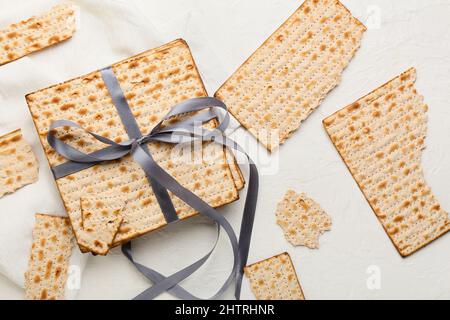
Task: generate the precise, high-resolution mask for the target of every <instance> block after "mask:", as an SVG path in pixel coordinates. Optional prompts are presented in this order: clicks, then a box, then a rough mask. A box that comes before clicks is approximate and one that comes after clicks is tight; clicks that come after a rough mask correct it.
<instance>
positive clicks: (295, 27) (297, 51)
mask: <svg viewBox="0 0 450 320" xmlns="http://www.w3.org/2000/svg"><path fill="white" fill-rule="evenodd" d="M365 30H366V28H365V26H364V25H363V24H362V23H361V22H359V21H358V20H357V19H355V18H354V17H353V16H352V15H351V13H350V12H349V11H348V10H347V9H346V8H345V7H344V6H343V5H342V4H341V3H340V2H339V1H337V0H306V1H305V2H304V3H303V5H302V6H301V7H300V8H299V9H298V10H297V11H296V12H295V13H294V14H293V15H292V16H291V17H290V18H289V19H288V20H287V21H286V22H285V23H284V24H283V25H282V26H281V27H280V28H279V29H278V30H277V31H276V32H275V33H274V34H272V36H271V37H270V38H269V39H268V40H267V41H266V42H264V44H263V45H262V46H261V47H260V48H259V49H258V50H256V52H255V53H254V54H253V55H252V56H251V57H250V58H249V59H248V60H247V61H246V62H245V63H244V64H243V65H242V66H241V67H240V68H239V69H238V70H237V71H236V72H235V73H234V74H233V75H232V76H231V78H229V79H228V80H227V81H226V82H225V84H224V85H223V86H222V87H221V88H220V89H219V90H218V91H217V93H216V95H215V96H216V97H217V98H219V99H221V100H222V101H224V102H225V104H226V105H227V106H228V108H229V110H230V112H231V113H232V114H233V115H234V116H235V117H236V119H237V120H239V122H240V123H241V124H242V125H243V126H244V127H245V128H246V129H247V130H249V131H250V133H252V134H253V135H254V136H255V137H256V138H257V139H258V140H259V141H260V142H261V143H262V144H263V145H264V146H265V147H266V148H267V149H268V150H269V151H274V150H275V149H276V148H278V146H279V145H281V144H283V143H284V142H285V141H286V139H287V138H289V137H290V136H291V135H292V133H293V132H294V131H296V130H297V129H298V128H299V127H300V124H301V122H302V121H304V120H305V119H306V118H307V117H308V116H309V115H310V114H311V113H312V112H313V111H314V110H315V109H316V108H317V107H318V106H319V105H320V103H321V102H322V100H323V99H324V98H325V97H326V95H327V94H328V92H329V91H330V90H332V89H333V88H334V87H335V86H337V85H338V84H339V82H340V80H341V74H342V72H343V70H344V69H345V67H346V66H347V65H348V63H349V62H350V60H351V59H352V57H353V56H354V55H355V53H356V51H357V50H358V48H359V46H360V42H361V38H362V36H363V33H364V32H365Z"/></svg>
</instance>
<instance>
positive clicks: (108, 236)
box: [78, 197, 125, 255]
mask: <svg viewBox="0 0 450 320" xmlns="http://www.w3.org/2000/svg"><path fill="white" fill-rule="evenodd" d="M80 201H81V218H82V223H83V229H82V230H81V231H80V232H79V236H78V242H79V244H80V245H81V246H83V247H84V248H86V249H88V250H89V251H90V252H92V253H93V254H96V255H106V254H107V253H108V252H109V249H110V248H111V245H112V243H113V241H114V237H115V236H116V234H117V232H118V231H119V227H120V224H121V223H122V220H123V218H122V209H123V208H124V207H125V203H124V202H121V201H118V199H117V198H115V197H102V198H99V197H89V198H82V199H81V200H80Z"/></svg>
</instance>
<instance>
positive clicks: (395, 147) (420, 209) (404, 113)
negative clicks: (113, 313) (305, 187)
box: [323, 68, 450, 257]
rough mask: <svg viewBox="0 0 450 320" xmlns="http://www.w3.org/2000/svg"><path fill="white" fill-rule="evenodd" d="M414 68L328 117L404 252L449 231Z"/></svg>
mask: <svg viewBox="0 0 450 320" xmlns="http://www.w3.org/2000/svg"><path fill="white" fill-rule="evenodd" d="M415 81H416V70H415V69H414V68H413V69H410V70H408V71H406V72H405V73H403V74H401V75H400V76H398V77H397V78H395V79H393V80H392V81H390V82H388V83H387V84H385V85H383V86H382V87H381V88H379V89H377V90H375V91H374V92H372V93H370V94H369V95H367V96H365V97H364V98H362V99H360V100H358V101H357V102H355V103H353V104H351V105H350V106H348V107H346V108H344V109H342V110H341V111H338V112H336V113H335V114H333V115H332V116H330V117H328V118H327V119H325V120H324V122H323V123H324V126H325V129H326V131H327V132H328V134H329V136H330V138H331V140H332V142H333V143H334V145H335V146H336V148H337V150H338V151H339V154H340V155H341V157H342V159H343V160H344V161H345V163H346V164H347V167H348V168H349V169H350V172H351V174H352V175H353V177H354V178H355V180H356V182H357V183H358V185H359V187H360V188H361V190H362V192H363V193H364V195H365V197H366V199H367V200H368V202H369V204H370V205H371V207H372V209H373V210H374V212H375V214H376V215H377V217H378V219H379V220H380V222H381V223H382V225H383V227H384V229H385V230H386V232H387V234H388V235H389V237H390V238H391V240H392V242H393V243H394V245H395V247H396V248H397V250H398V251H399V253H400V254H401V255H402V256H404V257H405V256H409V255H411V254H413V253H414V252H416V251H417V250H419V249H420V248H422V247H424V246H425V245H427V244H429V243H430V242H432V241H433V240H435V239H437V238H439V237H440V236H442V235H443V234H445V233H446V232H448V231H449V230H450V221H449V219H448V214H447V212H445V211H444V210H443V209H442V208H441V206H440V205H439V203H438V201H437V200H436V198H435V197H434V195H433V194H432V192H431V189H430V188H429V186H428V185H427V183H426V181H425V177H424V174H423V170H422V166H421V156H422V150H423V149H424V147H425V137H426V133H427V110H428V106H427V105H426V104H425V103H424V99H423V97H422V96H421V95H419V94H418V93H417V91H416V89H415V88H414V84H415Z"/></svg>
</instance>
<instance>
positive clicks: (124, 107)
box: [47, 68, 259, 300]
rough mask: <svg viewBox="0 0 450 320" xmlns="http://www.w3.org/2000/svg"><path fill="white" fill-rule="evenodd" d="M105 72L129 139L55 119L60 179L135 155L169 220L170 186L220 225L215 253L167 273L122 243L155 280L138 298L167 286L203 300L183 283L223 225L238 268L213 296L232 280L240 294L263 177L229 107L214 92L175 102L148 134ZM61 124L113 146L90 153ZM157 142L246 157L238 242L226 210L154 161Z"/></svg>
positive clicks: (171, 210)
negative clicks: (216, 147)
mask: <svg viewBox="0 0 450 320" xmlns="http://www.w3.org/2000/svg"><path fill="white" fill-rule="evenodd" d="M102 77H103V79H104V82H105V84H106V87H107V88H108V90H109V93H110V95H111V98H112V100H113V103H114V105H115V107H116V109H117V112H118V114H119V116H120V118H121V120H122V123H123V125H124V127H125V129H126V131H127V133H128V135H129V138H130V140H128V141H125V142H121V143H116V142H114V141H112V140H110V139H108V138H105V137H102V136H100V135H98V134H95V133H93V132H89V131H87V130H85V129H83V128H82V127H81V126H79V125H78V124H76V123H74V122H72V121H68V120H59V121H56V122H54V123H52V125H51V126H50V130H49V134H48V136H47V140H48V143H49V144H50V146H51V147H52V148H53V149H54V150H55V151H56V152H57V153H58V154H60V155H62V156H63V157H65V158H66V159H68V160H69V161H68V162H66V163H64V164H62V165H59V166H57V167H54V168H52V170H53V173H54V176H55V179H59V178H62V177H65V176H67V175H70V174H73V173H75V172H79V171H82V170H85V169H86V168H89V167H92V166H95V165H97V164H99V163H103V162H108V161H114V160H118V159H121V158H123V157H125V156H127V155H132V157H133V159H134V160H135V161H136V162H138V163H139V164H140V166H141V167H142V169H143V170H144V172H145V174H146V176H147V178H148V180H149V183H150V185H151V187H152V189H153V191H154V193H155V195H156V197H157V199H158V203H159V205H160V207H161V210H162V212H163V214H164V216H165V218H166V220H167V223H172V222H176V221H178V216H177V215H176V212H175V208H174V206H173V203H172V201H171V199H170V197H169V194H168V190H169V191H171V192H172V193H173V194H174V195H175V196H177V197H178V198H180V199H181V200H183V201H184V202H185V203H186V204H188V205H189V206H191V207H192V208H193V209H195V210H196V211H198V212H199V213H200V214H202V215H204V216H207V217H209V218H210V219H212V220H213V221H214V222H215V223H216V224H217V230H218V233H217V239H216V242H215V244H214V246H213V248H212V249H211V251H210V252H208V253H207V254H206V255H205V256H204V257H203V258H201V259H200V260H198V261H196V262H194V263H193V264H191V265H189V266H187V267H186V268H184V269H182V270H180V271H178V272H177V273H175V274H173V275H171V276H168V277H166V276H164V275H162V274H160V273H159V272H157V271H155V270H153V269H151V268H148V267H146V266H144V265H142V264H140V263H138V262H136V261H135V260H134V258H133V254H132V245H131V242H129V243H127V244H125V245H123V246H122V252H123V253H124V255H125V256H126V257H127V258H128V259H129V260H130V261H131V262H132V263H133V264H134V265H135V267H136V268H137V269H138V270H139V271H140V272H141V273H142V274H143V275H144V276H145V277H147V278H148V279H149V280H150V281H152V282H153V286H152V287H150V288H149V289H147V290H145V291H144V292H142V293H141V294H140V295H138V296H137V297H136V298H135V299H138V300H141V299H145V300H147V299H153V298H155V297H157V296H159V295H160V294H161V293H163V292H165V291H168V292H170V293H171V294H173V295H175V296H177V297H178V298H181V299H200V298H198V297H196V296H194V295H192V294H191V293H189V292H188V291H187V290H185V289H184V288H182V287H181V286H180V285H179V283H180V282H182V281H183V280H184V279H186V278H187V277H189V276H190V275H191V274H193V273H194V272H195V271H197V270H198V269H199V268H200V267H201V266H202V265H203V264H204V263H205V262H206V261H207V259H208V258H209V257H210V255H211V254H212V252H213V251H214V249H215V247H216V245H217V241H218V239H219V235H220V228H222V229H224V231H225V232H226V234H227V236H228V238H229V240H230V243H231V247H232V250H233V268H232V271H231V273H230V275H229V276H228V277H227V279H226V281H225V283H224V284H223V285H222V286H221V288H220V289H219V290H218V291H217V293H216V294H215V295H213V296H212V297H211V298H210V299H217V298H219V297H220V296H222V295H223V293H224V292H225V291H226V290H227V289H228V288H229V286H230V285H231V284H232V283H233V281H235V283H236V286H235V297H236V298H237V299H240V291H241V285H242V276H243V268H244V266H245V265H246V263H247V259H248V253H249V248H250V241H251V234H252V229H253V222H254V217H255V210H256V203H257V198H258V188H259V177H258V170H257V168H256V165H255V164H254V162H253V161H252V160H251V159H250V157H249V156H248V155H247V154H246V153H245V151H244V150H243V149H242V148H241V147H240V146H239V145H238V144H237V143H236V142H234V141H233V140H231V139H229V138H227V137H226V136H225V135H224V131H225V129H226V128H227V127H228V124H229V119H230V118H229V114H228V112H227V107H226V106H225V104H224V103H223V102H221V101H220V100H217V99H214V98H210V97H205V98H195V99H190V100H186V101H184V102H182V103H180V104H178V105H176V106H174V107H173V108H172V109H171V111H170V112H169V113H168V114H167V115H166V116H165V117H164V118H163V119H162V120H161V121H160V122H159V123H158V124H157V125H156V126H155V128H153V130H152V131H151V132H150V133H149V134H147V135H142V133H141V131H140V129H139V127H138V125H137V123H136V119H135V118H134V116H133V114H132V112H131V109H130V107H129V105H128V103H127V101H126V99H125V96H124V94H123V91H122V89H121V88H120V85H119V82H118V80H117V78H116V77H115V75H114V73H113V71H112V69H111V68H106V69H104V70H102ZM220 109H222V110H225V116H222V115H221V113H220V112H218V110H220ZM197 111H200V113H197V114H195V115H193V116H191V117H188V118H187V119H186V120H183V121H179V122H178V123H176V124H174V125H169V126H164V122H165V121H166V120H169V119H171V118H173V117H176V116H178V115H185V114H188V113H192V112H197ZM212 119H217V120H218V121H219V125H218V126H217V128H216V129H214V130H206V129H204V128H203V127H202V125H203V124H204V123H205V122H208V121H210V120H212ZM60 127H72V128H77V129H81V130H84V131H85V132H87V133H89V134H90V135H91V136H92V137H93V138H95V139H97V140H98V141H100V142H102V143H104V144H106V145H108V147H106V148H104V149H102V150H99V151H96V152H93V153H90V154H87V153H84V152H82V151H79V150H77V149H75V148H73V147H72V146H70V145H68V144H66V143H65V142H63V141H62V140H60V139H58V138H57V137H56V136H55V131H56V130H57V129H58V128H60ZM154 141H159V142H164V143H172V144H180V143H186V142H189V143H190V142H193V141H212V142H215V143H219V144H221V145H223V146H225V147H227V148H230V149H233V150H236V151H238V152H241V153H243V154H245V155H246V156H247V159H248V162H249V169H250V170H249V171H250V176H249V181H248V191H247V197H246V201H245V207H244V214H243V217H242V222H241V231H240V236H239V241H238V239H237V237H236V234H235V232H234V230H233V228H232V227H231V225H230V224H229V222H228V221H227V220H226V219H225V218H224V217H223V216H222V215H220V214H219V213H218V212H217V211H216V210H215V209H214V208H212V207H211V206H210V205H209V204H207V203H206V202H204V201H203V200H202V199H200V198H199V197H198V196H196V195H195V194H194V193H192V192H191V191H190V190H188V189H186V188H184V187H183V186H181V185H180V184H179V183H178V182H177V181H176V180H175V179H174V178H173V177H172V176H170V175H169V174H168V173H167V172H166V171H164V169H162V168H161V167H160V166H159V165H158V164H157V163H156V162H155V160H154V159H153V157H152V155H151V153H150V152H149V149H148V147H147V144H148V143H149V142H154Z"/></svg>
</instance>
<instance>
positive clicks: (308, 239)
mask: <svg viewBox="0 0 450 320" xmlns="http://www.w3.org/2000/svg"><path fill="white" fill-rule="evenodd" d="M276 218H277V224H278V225H279V226H280V227H281V228H282V229H283V231H284V235H285V237H286V239H287V240H288V241H289V242H290V243H291V244H292V245H294V246H306V247H308V248H310V249H318V248H319V237H320V236H321V235H322V234H323V233H324V232H325V231H330V230H331V218H330V216H329V215H328V214H326V213H325V211H323V209H322V208H321V207H320V206H319V204H317V203H316V202H315V201H314V200H312V199H311V198H309V197H308V196H307V195H306V194H304V193H302V194H301V195H298V194H297V193H296V192H295V191H293V190H289V191H288V192H287V193H286V195H285V196H284V198H283V200H282V201H281V202H280V203H279V204H278V206H277V211H276Z"/></svg>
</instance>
